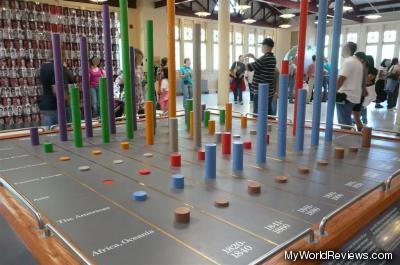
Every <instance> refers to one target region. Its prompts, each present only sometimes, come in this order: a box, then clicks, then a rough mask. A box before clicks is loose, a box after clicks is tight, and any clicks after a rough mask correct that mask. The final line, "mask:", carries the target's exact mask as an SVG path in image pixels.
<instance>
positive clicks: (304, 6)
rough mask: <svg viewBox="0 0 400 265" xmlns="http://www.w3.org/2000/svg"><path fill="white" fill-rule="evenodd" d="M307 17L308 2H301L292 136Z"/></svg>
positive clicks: (302, 63)
mask: <svg viewBox="0 0 400 265" xmlns="http://www.w3.org/2000/svg"><path fill="white" fill-rule="evenodd" d="M307 16H308V0H301V2H300V22H299V23H300V24H299V40H298V45H297V64H296V65H297V68H296V82H295V87H294V91H295V101H294V109H295V111H294V112H293V135H296V125H297V114H296V111H297V109H298V108H297V105H298V90H299V89H301V88H302V87H303V78H304V57H305V52H306V35H307Z"/></svg>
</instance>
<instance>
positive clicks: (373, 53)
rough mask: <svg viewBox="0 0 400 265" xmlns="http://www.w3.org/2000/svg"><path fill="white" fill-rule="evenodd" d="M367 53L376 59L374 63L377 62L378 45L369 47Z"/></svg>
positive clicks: (366, 49)
mask: <svg viewBox="0 0 400 265" xmlns="http://www.w3.org/2000/svg"><path fill="white" fill-rule="evenodd" d="M365 53H366V54H368V55H371V56H372V57H374V61H375V62H376V57H377V54H378V45H367V47H366V48H365Z"/></svg>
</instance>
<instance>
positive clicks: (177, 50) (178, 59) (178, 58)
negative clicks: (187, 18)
mask: <svg viewBox="0 0 400 265" xmlns="http://www.w3.org/2000/svg"><path fill="white" fill-rule="evenodd" d="M180 35H181V34H180V32H179V27H178V26H175V67H176V70H179V68H180V64H181V49H180V44H181V43H180Z"/></svg>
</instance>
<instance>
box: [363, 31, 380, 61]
mask: <svg viewBox="0 0 400 265" xmlns="http://www.w3.org/2000/svg"><path fill="white" fill-rule="evenodd" d="M378 42H379V31H370V32H368V34H367V47H366V48H365V53H366V54H368V55H371V56H372V57H373V58H374V61H375V62H376V59H377V55H378Z"/></svg>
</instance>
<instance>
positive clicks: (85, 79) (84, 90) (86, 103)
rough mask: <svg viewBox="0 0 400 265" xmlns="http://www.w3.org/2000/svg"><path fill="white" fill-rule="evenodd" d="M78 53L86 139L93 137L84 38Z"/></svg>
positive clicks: (81, 40) (81, 39)
mask: <svg viewBox="0 0 400 265" xmlns="http://www.w3.org/2000/svg"><path fill="white" fill-rule="evenodd" d="M80 52H81V73H82V96H83V113H84V116H85V132H86V137H87V138H90V137H93V127H92V108H91V105H90V92H89V63H88V61H89V58H88V55H87V40H86V37H84V36H82V37H81V38H80Z"/></svg>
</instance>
